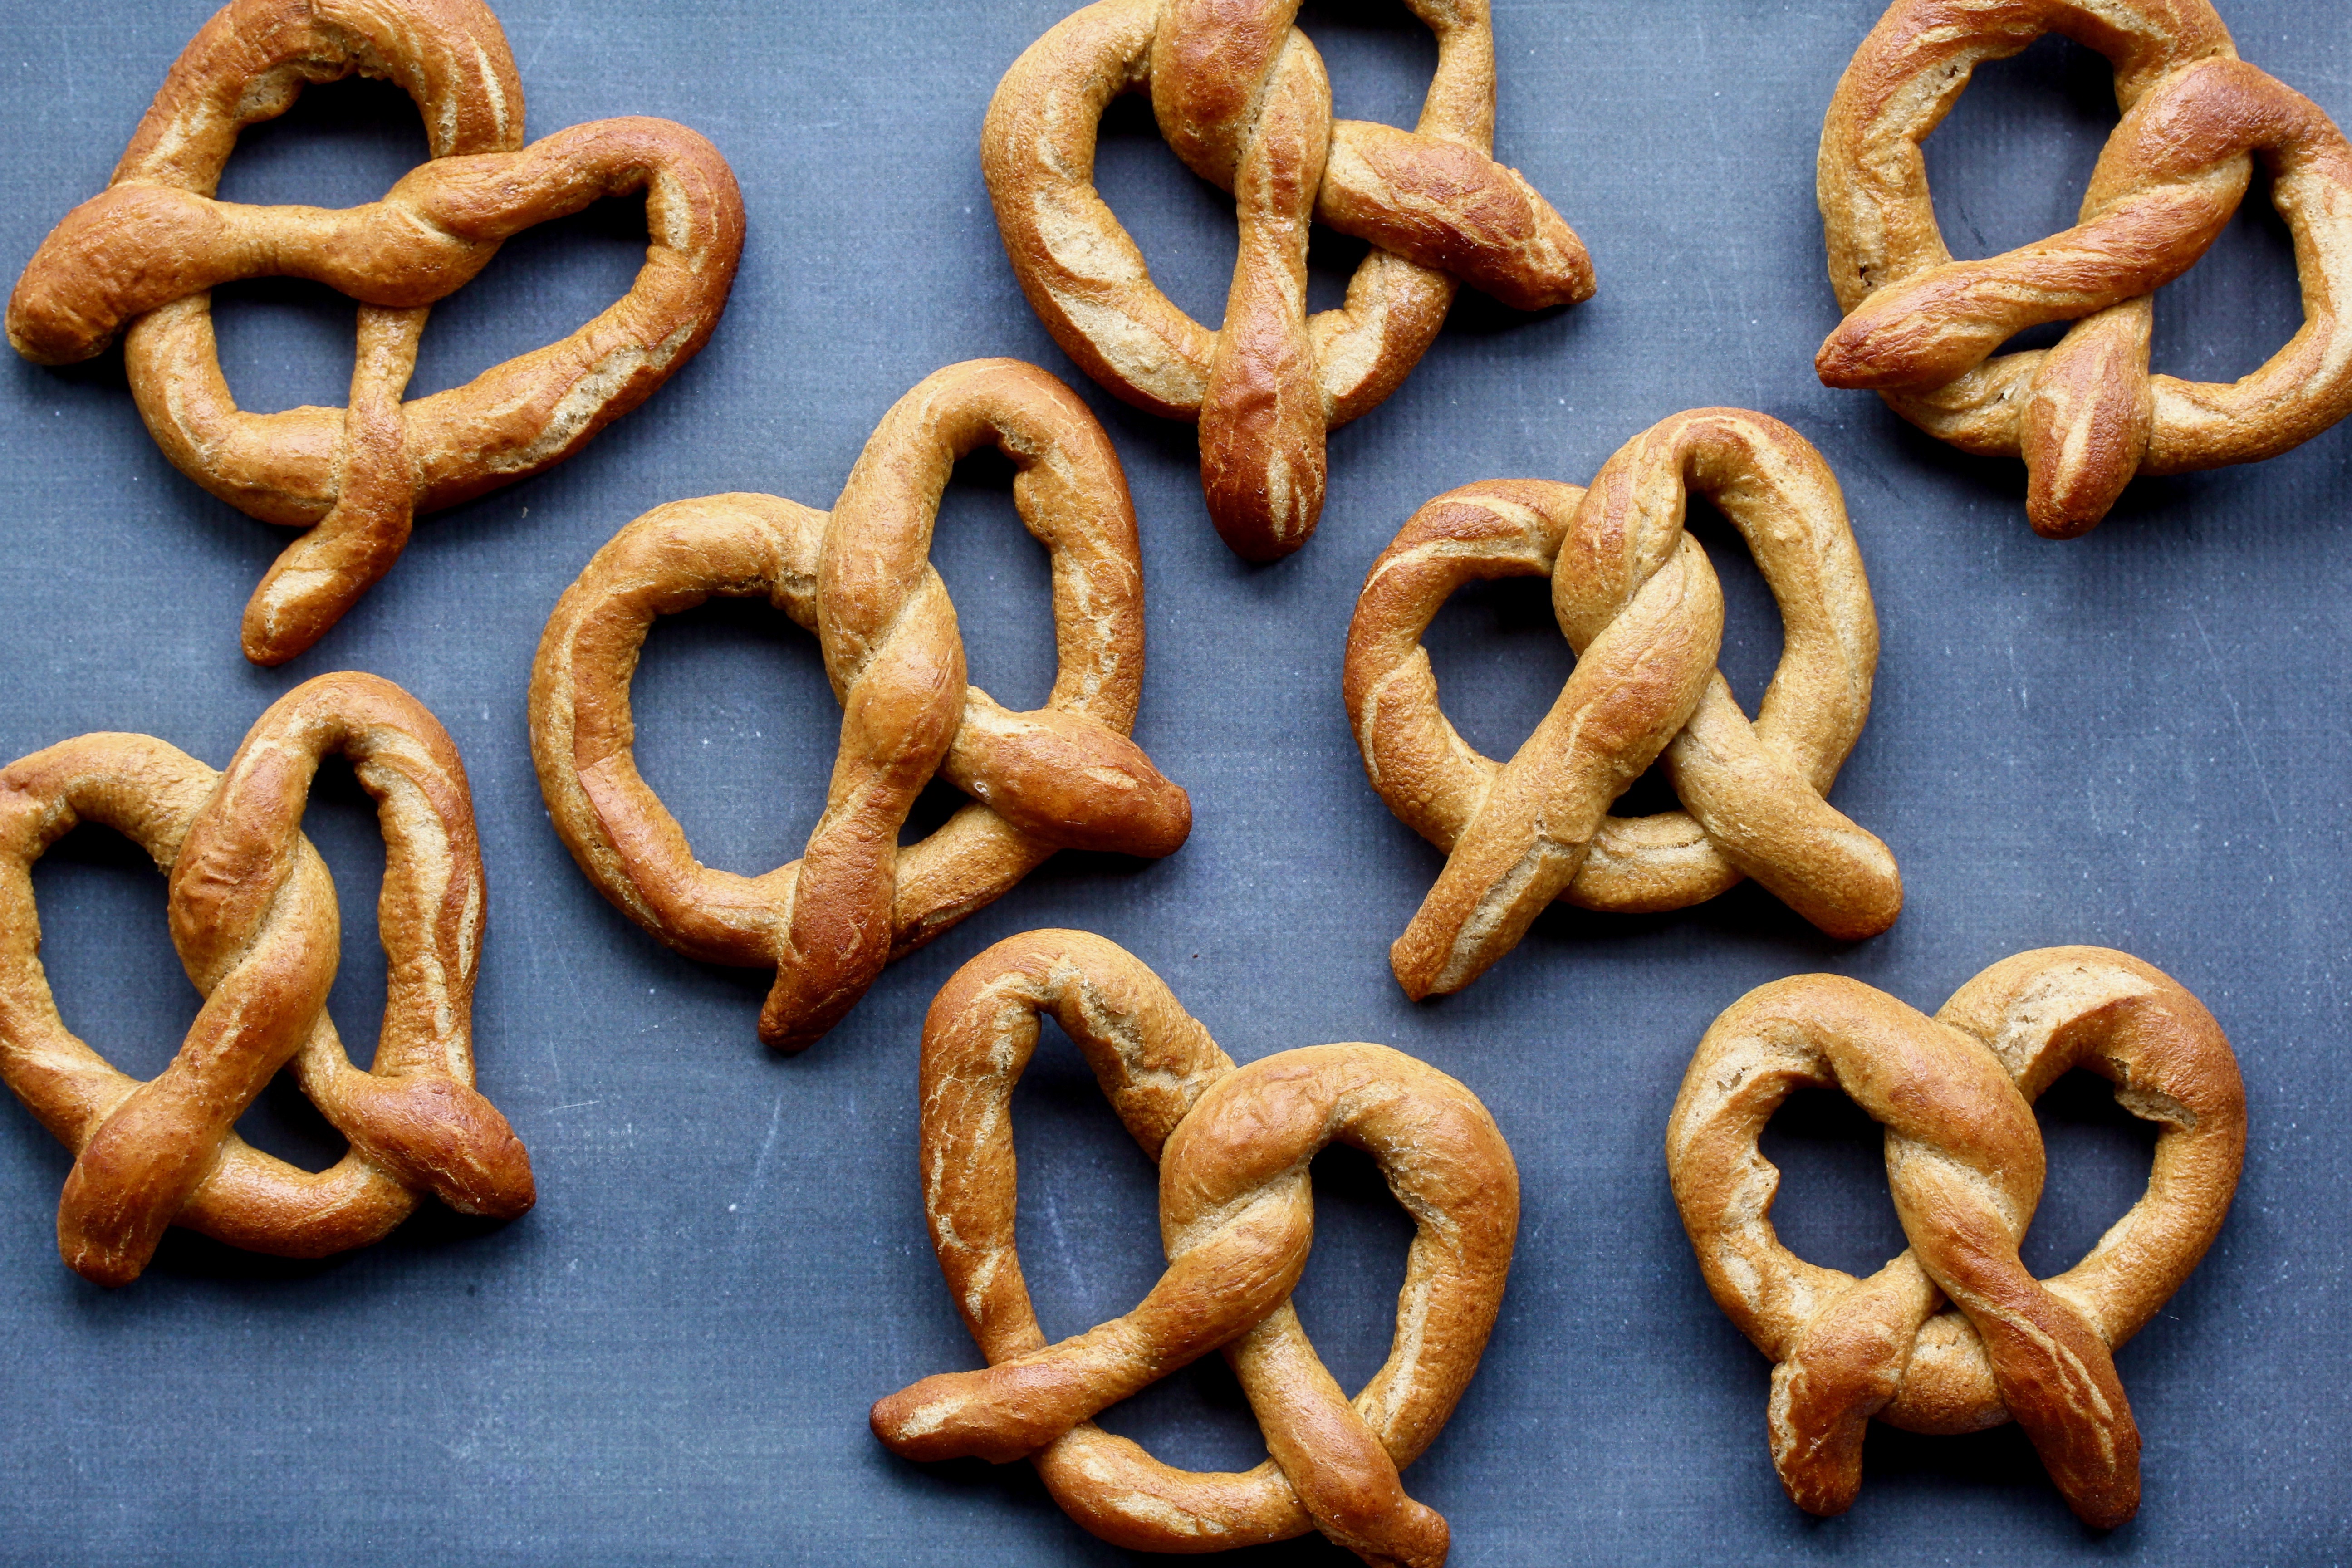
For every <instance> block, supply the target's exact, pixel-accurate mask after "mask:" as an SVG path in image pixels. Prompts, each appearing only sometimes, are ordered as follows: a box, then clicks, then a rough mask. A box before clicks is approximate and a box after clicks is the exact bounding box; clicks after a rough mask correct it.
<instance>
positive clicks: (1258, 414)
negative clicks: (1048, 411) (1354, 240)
mask: <svg viewBox="0 0 2352 1568" xmlns="http://www.w3.org/2000/svg"><path fill="white" fill-rule="evenodd" d="M1406 5H1407V7H1408V8H1409V9H1410V10H1412V13H1413V15H1415V16H1419V17H1420V18H1421V19H1422V20H1423V22H1425V23H1427V24H1428V25H1429V27H1430V29H1431V31H1433V32H1434V33H1435V34H1436V35H1437V70H1436V74H1435V76H1434V77H1433V79H1432V80H1431V82H1430V86H1429V96H1428V98H1427V99H1426V100H1424V102H1423V106H1422V112H1421V121H1420V123H1419V125H1418V126H1417V127H1416V128H1415V129H1414V130H1412V131H1411V132H1404V131H1398V130H1395V129H1393V128H1391V127H1389V126H1386V125H1377V124H1372V123H1370V122H1368V121H1358V120H1336V121H1335V120H1333V119H1332V118H1331V84H1330V80H1329V79H1328V77H1327V76H1326V75H1325V73H1324V69H1323V60H1322V57H1321V56H1320V55H1318V54H1317V53H1316V50H1315V46H1314V45H1313V44H1311V43H1309V42H1308V41H1307V36H1306V35H1305V34H1304V33H1301V32H1300V31H1298V29H1297V28H1296V27H1294V26H1291V18H1292V17H1293V16H1296V15H1297V11H1298V4H1297V0H1270V3H1268V4H1264V5H1235V4H1234V3H1232V0H1098V3H1097V4H1095V5H1089V6H1087V8H1086V9H1085V10H1082V11H1079V12H1077V13H1076V15H1074V16H1069V17H1068V18H1066V20H1064V21H1063V22H1061V23H1060V24H1059V25H1058V26H1055V27H1054V28H1053V29H1052V30H1051V31H1050V32H1048V33H1046V34H1045V37H1042V38H1039V39H1038V40H1037V41H1036V42H1035V43H1034V44H1033V45H1031V46H1030V47H1029V48H1028V50H1027V51H1026V52H1025V53H1024V54H1023V55H1022V57H1021V58H1019V59H1018V60H1016V61H1014V62H1013V68H1012V69H1010V70H1008V71H1006V72H1005V73H1004V79H1003V81H1002V82H1001V83H999V84H998V86H997V89H996V96H995V98H994V99H993V100H992V101H991V102H990V104H989V106H988V120H987V123H986V125H985V126H984V128H983V129H982V133H981V168H982V172H983V173H984V174H986V175H987V178H988V191H989V195H990V198H991V199H992V201H993V202H994V204H995V207H996V223H997V227H998V229H999V230H1000V232H1002V234H1003V237H1004V250H1005V254H1006V255H1007V256H1009V257H1010V258H1012V261H1013V273H1014V275H1015V276H1016V277H1017V278H1019V279H1020V280H1021V289H1022V292H1024V293H1025V294H1026V295H1028V296H1029V303H1030V304H1031V305H1032V306H1033V307H1034V309H1035V310H1036V311H1037V314H1038V316H1039V317H1040V318H1042V319H1043V320H1044V321H1045V327H1046V330H1047V331H1051V332H1052V333H1053V334H1054V341H1055V342H1057V343H1059V344H1061V345H1062V352H1063V353H1066V354H1068V355H1069V356H1070V357H1071V358H1072V359H1074V360H1076V362H1077V363H1079V364H1080V365H1082V366H1083V367H1085V369H1086V372H1087V374H1088V375H1091V376H1093V377H1094V378H1095V380H1097V381H1098V382H1100V383H1101V384H1103V386H1104V387H1105V388H1107V389H1108V390H1109V391H1110V392H1111V393H1112V394H1113V395H1116V396H1118V397H1120V398H1123V399H1124V400H1126V401H1127V402H1129V403H1132V404H1134V405H1136V406H1137V407H1139V408H1143V409H1148V410H1150V412H1151V413H1154V414H1158V415H1160V416H1163V417H1165V418H1170V419H1186V420H1197V421H1198V422H1199V424H1200V426H1201V488H1202V491H1203V492H1204V493H1205V495H1206V496H1207V499H1208V504H1209V517H1210V519H1211V521H1213V522H1214V523H1215V524H1216V526H1217V531H1218V532H1219V533H1220V534H1222V535H1223V536H1224V540H1225V542H1226V543H1228V544H1230V545H1231V546H1233V548H1234V550H1235V551H1236V552H1239V553H1240V554H1242V555H1244V556H1245V557H1247V558H1248V559H1250V560H1252V561H1271V560H1274V559H1276V558H1277V557H1280V556H1284V555H1287V554H1289V553H1290V552H1292V551H1294V550H1296V549H1297V548H1298V547H1299V546H1300V545H1302V544H1304V543H1306V542H1307V535H1308V534H1310V533H1312V532H1313V531H1315V523H1316V520H1317V519H1318V517H1320V516H1321V515H1322V511H1323V485H1324V437H1325V434H1326V432H1327V431H1328V429H1329V428H1330V427H1331V426H1336V425H1342V424H1345V423H1346V422H1347V421H1349V420H1350V419H1353V418H1355V417H1356V416H1359V415H1361V414H1366V413H1369V412H1370V411H1371V410H1372V409H1373V408H1376V407H1378V406H1379V405H1380V403H1381V399H1382V398H1384V397H1386V396H1388V395H1389V394H1390V393H1391V392H1393V391H1395V390H1396V388H1397V385H1398V384H1399V383H1401V382H1402V381H1403V380H1404V378H1405V375H1406V374H1407V373H1408V372H1410V371H1411V370H1412V367H1413V365H1414V364H1415V363H1417V362H1418V361H1419V360H1420V358H1421V356H1422V353H1423V351H1424V350H1426V349H1427V348H1428V347H1429V344H1430V341H1431V340H1432V339H1433V338H1434V337H1435V336H1436V335H1437V329H1438V328H1439V326H1440V325H1442V324H1443V323H1444V320H1445V311H1446V307H1447V306H1449V305H1450V304H1452V302H1453V300H1454V287H1455V281H1456V279H1459V280H1460V281H1462V282H1465V283H1468V284H1469V285H1471V286H1472V287H1473V288H1475V289H1484V290H1486V292H1487V293H1489V294H1492V295H1493V296H1494V297H1495V298H1496V299H1497V300H1501V301H1502V302H1503V303H1504V304H1506V305H1508V306H1511V307H1513V308H1515V309H1517V310H1541V309H1543V308H1545V307H1547V306H1550V305H1562V304H1570V303H1574V302H1575V301H1578V300H1586V299H1590V298H1591V294H1592V264H1591V260H1590V258H1587V257H1586V255H1585V252H1584V247H1583V245H1582V243H1581V242H1580V241H1579V240H1578V238H1577V237H1576V234H1575V232H1574V231H1573V230H1571V229H1570V227H1569V226H1568V225H1567V224H1566V223H1565V222H1564V221H1562V219H1561V218H1560V216H1559V214H1558V213H1557V212H1554V211H1553V210H1552V208H1551V206H1550V204H1549V203H1547V202H1546V201H1545V200H1544V199H1543V198H1542V197H1541V196H1539V195H1537V194H1536V193H1535V190H1534V189H1533V187H1531V186H1530V185H1528V183H1527V182H1526V181H1525V180H1523V179H1521V178H1520V177H1519V175H1518V173H1517V170H1514V169H1507V168H1505V167H1503V166H1502V165H1501V164H1499V163H1496V162H1495V161H1494V160H1493V158H1492V157H1491V156H1490V154H1491V153H1493V152H1494V146H1495V39H1494V33H1493V29H1492V27H1491V26H1490V24H1489V22H1488V18H1487V7H1486V0H1406ZM1129 91H1149V92H1150V94H1151V107H1152V111H1153V113H1154V114H1156V115H1157V116H1158V118H1159V121H1160V133H1161V134H1162V135H1164V136H1166V137H1167V138H1168V142H1169V145H1170V146H1171V147H1172V148H1174V149H1175V151H1176V154H1177V156H1179V157H1181V159H1183V160H1184V162H1185V163H1186V164H1187V165H1188V166H1189V167H1190V168H1191V169H1192V172H1193V173H1195V174H1199V175H1200V176H1201V177H1202V178H1203V179H1205V180H1209V181H1212V182H1213V183H1214V184H1217V185H1219V186H1221V187H1223V189H1225V190H1228V191H1231V192H1232V193H1233V194H1234V215H1235V216H1236V218H1237V219H1238V220H1239V223H1240V228H1241V246H1240V253H1239V256H1238V258H1237V259H1236V260H1235V262H1234V281H1233V288H1232V290H1231V292H1230V293H1229V294H1228V295H1227V296H1226V300H1225V321H1224V326H1223V329H1222V330H1220V331H1209V330H1208V329H1207V328H1205V327H1202V325H1201V324H1200V323H1199V322H1197V321H1193V320H1192V318H1191V317H1190V316H1188V315H1186V314H1185V313H1184V312H1183V311H1182V310H1178V309H1177V308H1176V305H1175V303H1174V302H1173V301H1172V300H1170V299H1169V298H1168V297H1167V296H1166V295H1165V294H1163V293H1161V292H1160V290H1159V289H1157V288H1156V287H1154V286H1153V284H1152V281H1151V274H1150V269H1149V268H1146V267H1145V265H1144V262H1143V253H1142V252H1141V251H1139V250H1138V249H1137V248H1136V247H1135V242H1134V241H1133V240H1132V239H1130V238H1129V237H1128V233H1127V231H1126V230H1125V229H1124V228H1122V227H1121V226H1119V222H1118V218H1116V217H1115V216H1112V214H1111V211H1110V208H1109V207H1108V206H1107V205H1105V204H1104V202H1103V199H1102V197H1101V196H1100V195H1098V194H1097V192H1096V190H1095V186H1094V163H1095V137H1096V128H1097V124H1098V123H1099V122H1100V121H1101V119H1102V113H1103V109H1104V107H1105V106H1106V105H1108V103H1109V102H1110V100H1112V99H1113V98H1116V97H1118V95H1119V94H1120V93H1122V92H1129ZM1317 220H1320V221H1321V222H1323V223H1325V224H1328V226H1331V227H1332V228H1335V229H1338V230H1339V232H1340V233H1342V234H1348V235H1353V236H1355V237H1358V238H1360V239H1363V240H1367V241H1369V242H1370V245H1371V247H1372V249H1371V251H1370V254H1369V255H1367V256H1366V257H1365V258H1364V260H1363V263H1362V265H1360V267H1358V268H1356V274H1355V277H1354V279H1352V280H1351V281H1350V282H1349V286H1348V297H1347V302H1346V303H1345V304H1344V305H1342V306H1341V307H1340V308H1339V310H1325V311H1322V312H1320V313H1319V314H1318V315H1316V316H1314V317H1312V318H1310V317H1308V315H1307V231H1308V228H1309V226H1311V224H1312V223H1313V222H1315V221H1317Z"/></svg>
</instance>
